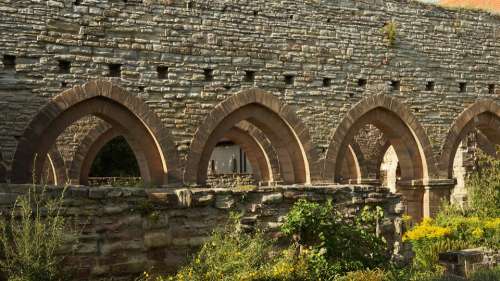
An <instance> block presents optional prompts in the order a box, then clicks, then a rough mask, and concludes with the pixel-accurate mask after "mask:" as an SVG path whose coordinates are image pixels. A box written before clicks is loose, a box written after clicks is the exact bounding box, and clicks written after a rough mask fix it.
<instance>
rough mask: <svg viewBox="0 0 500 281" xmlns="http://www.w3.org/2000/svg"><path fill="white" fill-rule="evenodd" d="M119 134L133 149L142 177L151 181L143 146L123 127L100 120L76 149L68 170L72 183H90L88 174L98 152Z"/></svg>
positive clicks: (146, 180)
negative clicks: (113, 125)
mask: <svg viewBox="0 0 500 281" xmlns="http://www.w3.org/2000/svg"><path fill="white" fill-rule="evenodd" d="M118 136H124V138H125V140H126V141H127V143H128V144H129V146H130V148H131V149H132V152H133V153H134V156H135V158H136V161H137V164H138V166H139V170H140V174H141V178H142V179H143V180H144V181H145V182H150V181H151V175H150V174H149V169H148V163H147V158H146V154H145V152H144V151H143V149H142V148H141V146H140V145H139V144H138V143H137V142H135V141H134V140H133V138H132V137H130V136H129V135H128V134H127V131H126V130H125V129H123V128H122V127H119V126H118V127H117V126H115V127H112V126H111V125H109V124H107V123H106V122H99V123H98V124H97V125H96V126H94V127H93V128H92V129H91V130H90V131H89V132H88V133H87V135H86V136H85V137H84V138H83V139H82V141H81V142H80V143H79V145H78V147H77V149H76V150H75V153H74V155H73V160H72V162H71V165H70V167H69V171H68V176H69V179H70V181H71V183H73V184H81V185H88V175H89V173H90V169H91V167H92V163H94V160H95V158H96V157H97V154H98V153H99V151H100V150H101V149H102V148H103V147H104V146H105V145H106V144H107V143H108V142H110V141H111V140H112V139H114V138H116V137H118Z"/></svg>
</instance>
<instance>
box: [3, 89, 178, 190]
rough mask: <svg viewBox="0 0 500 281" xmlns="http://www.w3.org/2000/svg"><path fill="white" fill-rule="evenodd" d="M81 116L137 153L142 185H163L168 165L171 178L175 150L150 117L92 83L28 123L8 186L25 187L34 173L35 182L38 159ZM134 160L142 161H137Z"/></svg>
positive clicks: (135, 102)
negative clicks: (103, 127) (109, 130)
mask: <svg viewBox="0 0 500 281" xmlns="http://www.w3.org/2000/svg"><path fill="white" fill-rule="evenodd" d="M86 116H96V117H98V118H99V119H102V120H104V121H105V122H107V123H108V124H109V125H110V126H111V127H112V128H115V129H116V130H117V131H120V132H123V133H124V135H125V136H126V139H127V142H128V143H129V144H130V145H131V146H132V147H134V146H135V147H136V148H137V149H138V150H139V151H140V152H141V153H139V154H142V155H143V158H144V161H142V162H144V163H145V165H144V169H147V172H145V173H144V174H145V175H147V178H145V179H143V180H144V181H146V182H149V183H152V184H158V185H161V184H166V183H167V169H166V167H167V166H169V167H172V172H171V173H170V175H171V176H173V178H175V175H176V171H177V169H176V166H177V165H176V163H177V154H176V149H175V146H174V145H173V142H172V141H171V139H170V136H169V134H168V133H167V132H165V131H164V129H163V127H162V125H161V122H160V121H159V119H158V118H157V117H156V116H155V115H154V113H152V112H150V111H149V110H148V108H147V107H146V106H145V104H144V103H143V102H142V101H141V100H139V99H138V98H136V97H133V96H130V95H128V94H127V93H125V92H124V91H123V90H121V89H120V88H118V87H114V86H112V85H111V84H110V83H109V82H104V81H92V82H89V83H87V84H85V85H84V86H83V87H75V88H73V89H71V90H68V91H66V92H64V93H62V94H60V95H58V96H56V97H55V98H54V99H52V100H51V101H50V102H49V103H48V104H47V105H46V106H45V107H44V108H43V109H42V111H41V112H40V113H38V114H37V115H36V116H35V118H33V120H32V122H31V123H30V124H29V125H28V127H27V128H26V130H25V132H24V134H23V136H22V138H21V139H20V141H19V144H18V147H17V150H16V154H15V156H14V162H13V177H12V178H13V181H14V182H16V183H27V182H30V181H31V180H30V178H31V176H30V175H31V170H33V169H34V172H35V175H36V179H40V176H41V173H42V169H43V166H44V162H45V157H43V156H44V155H47V153H48V151H49V149H50V147H52V146H53V145H54V144H55V142H56V139H57V138H58V136H59V135H61V133H62V132H63V131H64V130H65V129H66V128H67V127H69V126H70V125H71V124H73V123H75V122H76V121H78V120H80V119H82V118H84V117H86ZM158 140H160V141H158ZM167 154H168V156H169V157H168V158H167V157H166V155H167ZM38 155H40V157H38ZM136 155H137V154H136ZM137 158H138V162H141V159H139V158H140V157H137ZM166 159H167V160H166ZM33 161H35V164H34V166H33ZM169 171H170V170H169Z"/></svg>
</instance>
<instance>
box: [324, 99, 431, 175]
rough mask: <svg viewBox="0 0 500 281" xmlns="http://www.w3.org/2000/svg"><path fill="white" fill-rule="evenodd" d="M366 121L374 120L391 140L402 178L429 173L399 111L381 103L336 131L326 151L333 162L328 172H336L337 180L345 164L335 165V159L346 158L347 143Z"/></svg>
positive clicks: (371, 122)
mask: <svg viewBox="0 0 500 281" xmlns="http://www.w3.org/2000/svg"><path fill="white" fill-rule="evenodd" d="M351 120H352V119H351ZM347 122H350V121H347ZM366 124H372V125H374V126H375V127H377V128H378V129H379V130H380V131H381V132H383V134H384V136H385V138H386V139H387V140H388V143H389V144H390V145H391V146H392V147H393V148H394V151H395V153H396V155H397V158H398V159H399V163H400V166H401V179H402V180H406V181H410V180H422V179H424V178H425V177H427V171H426V167H427V164H426V163H425V156H424V155H423V154H422V151H421V149H420V147H421V146H420V145H419V144H418V141H417V140H416V139H415V137H414V135H413V133H412V131H411V129H410V128H409V127H408V126H407V124H406V122H404V121H403V120H402V119H401V118H400V117H399V116H398V115H397V114H395V113H394V112H392V111H390V110H388V109H386V108H382V107H376V108H373V109H370V110H369V111H367V112H365V113H363V114H362V115H361V116H359V117H358V118H356V119H354V121H353V122H352V124H350V126H348V128H346V130H345V131H343V132H342V133H341V134H336V135H334V138H336V139H334V141H332V143H331V145H330V147H329V151H328V153H327V164H330V165H329V166H328V165H327V166H326V169H325V170H326V176H329V174H333V178H334V180H335V181H336V182H338V181H339V180H340V176H339V175H341V167H342V166H341V165H334V163H341V159H344V158H345V156H346V154H347V153H348V146H349V144H350V143H351V142H353V139H354V136H355V134H356V133H357V132H358V131H359V129H360V128H361V127H363V126H364V125H366ZM341 126H342V124H341ZM343 129H344V128H342V129H341V130H340V131H339V129H337V132H341V131H342V130H343ZM328 161H329V162H328Z"/></svg>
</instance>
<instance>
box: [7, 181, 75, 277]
mask: <svg viewBox="0 0 500 281" xmlns="http://www.w3.org/2000/svg"><path fill="white" fill-rule="evenodd" d="M63 196H64V191H63V193H62V195H61V197H57V198H55V199H54V198H50V196H48V194H47V192H46V189H45V187H44V188H42V187H36V186H33V187H31V188H30V189H29V191H28V193H27V194H25V195H21V196H19V197H18V198H17V200H16V202H15V204H14V206H13V209H12V212H11V214H10V216H7V217H3V219H1V220H0V233H1V235H0V249H1V253H2V256H3V258H2V259H1V260H0V268H1V270H2V271H3V272H4V273H5V274H6V275H7V277H8V280H9V281H60V280H65V278H66V277H65V272H63V271H62V270H61V269H62V268H63V266H62V261H63V257H62V256H60V255H57V251H58V250H59V249H60V248H61V247H62V246H63V244H64V237H65V233H66V231H67V229H66V228H65V225H66V221H65V219H64V218H63V217H62V215H61V209H62V202H63ZM68 280H69V279H68Z"/></svg>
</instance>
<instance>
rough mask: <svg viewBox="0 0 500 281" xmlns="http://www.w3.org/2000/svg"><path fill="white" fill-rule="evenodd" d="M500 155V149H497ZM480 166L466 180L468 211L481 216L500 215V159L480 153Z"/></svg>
mask: <svg viewBox="0 0 500 281" xmlns="http://www.w3.org/2000/svg"><path fill="white" fill-rule="evenodd" d="M497 154H498V155H500V149H497ZM478 162H479V163H478V165H477V166H478V168H477V171H476V172H475V173H473V174H472V175H471V176H470V177H469V178H468V179H467V182H466V187H467V193H468V198H469V200H468V205H469V210H468V213H471V214H473V215H476V216H480V217H494V218H495V217H496V218H498V217H500V159H493V158H492V157H489V156H485V155H480V157H479V161H478Z"/></svg>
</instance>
